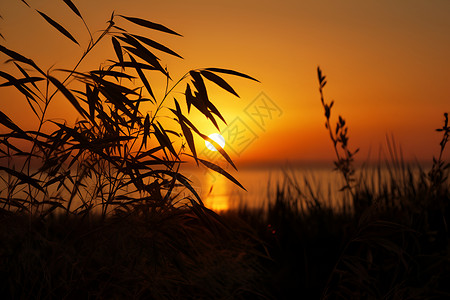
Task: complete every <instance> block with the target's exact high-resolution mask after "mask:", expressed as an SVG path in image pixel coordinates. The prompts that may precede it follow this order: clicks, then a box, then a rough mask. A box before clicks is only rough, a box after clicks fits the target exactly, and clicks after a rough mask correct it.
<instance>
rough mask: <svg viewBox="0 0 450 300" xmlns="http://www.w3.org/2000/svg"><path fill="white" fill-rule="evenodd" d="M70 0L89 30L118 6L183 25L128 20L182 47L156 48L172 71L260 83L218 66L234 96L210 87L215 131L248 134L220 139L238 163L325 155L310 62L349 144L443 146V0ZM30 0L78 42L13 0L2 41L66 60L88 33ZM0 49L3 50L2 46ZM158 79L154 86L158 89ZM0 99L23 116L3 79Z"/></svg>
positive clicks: (421, 149) (448, 45)
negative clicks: (259, 115) (156, 26)
mask: <svg viewBox="0 0 450 300" xmlns="http://www.w3.org/2000/svg"><path fill="white" fill-rule="evenodd" d="M73 2H74V3H75V4H76V5H77V7H78V8H79V10H80V11H81V13H82V15H83V16H84V18H85V20H86V21H87V23H88V24H89V26H90V28H91V29H92V30H93V31H95V30H100V29H103V28H104V26H105V22H106V21H107V20H108V19H109V17H110V15H111V12H112V11H113V10H115V11H116V13H118V14H124V15H129V16H136V17H142V18H146V19H149V20H152V21H154V22H157V23H161V24H164V25H166V26H168V27H169V28H171V29H173V30H175V31H177V32H179V33H181V34H182V35H183V37H182V38H180V37H174V36H167V35H164V34H158V33H154V32H149V31H148V30H147V31H145V30H141V29H139V28H137V27H136V28H135V29H137V30H138V31H139V32H140V33H142V34H149V35H150V36H151V37H152V38H154V39H156V40H158V41H160V42H161V43H163V44H165V45H166V46H169V47H170V48H171V49H173V50H175V51H176V52H178V53H179V54H181V55H182V56H183V57H184V60H179V59H175V58H171V57H168V56H164V55H162V56H161V58H162V61H163V62H165V63H167V66H168V69H169V71H170V72H171V74H172V76H173V78H174V79H177V78H179V77H181V76H182V75H183V74H184V72H185V71H187V70H189V69H192V68H200V67H221V68H229V69H234V70H238V71H241V72H243V73H246V74H249V75H251V76H253V77H255V78H257V79H259V80H260V81H261V83H255V82H252V81H248V80H245V79H238V78H232V77H230V76H224V78H225V79H226V80H227V81H228V82H229V83H230V84H231V85H232V86H233V87H234V88H235V90H236V91H237V92H238V93H239V95H240V96H241V98H240V99H237V98H234V97H233V96H232V95H231V94H228V93H225V92H221V91H219V90H218V89H214V88H213V89H211V91H212V92H211V98H212V99H214V101H215V102H214V103H215V104H216V106H217V107H218V108H219V110H221V111H223V115H224V117H225V118H226V120H227V121H228V123H229V125H230V127H226V126H225V125H224V124H222V126H221V129H222V131H225V132H226V131H227V129H228V133H229V132H231V131H232V130H236V127H234V128H232V125H236V124H237V125H236V126H240V127H239V128H241V129H242V128H243V129H246V130H247V131H246V133H247V136H246V137H245V138H244V139H243V140H242V139H241V141H247V142H246V143H241V144H234V145H232V144H229V145H227V146H225V150H228V152H230V155H231V157H232V158H233V160H235V161H236V162H237V164H238V165H239V163H241V164H244V163H247V162H256V161H272V160H276V161H286V160H287V161H319V160H324V159H325V160H328V159H331V158H333V154H334V153H333V150H332V147H331V142H330V141H329V140H328V136H327V132H326V131H325V128H324V117H323V109H322V107H321V105H320V100H319V99H320V98H319V93H318V83H317V75H316V68H317V66H318V65H320V66H321V67H322V69H323V71H324V73H325V75H327V79H328V84H327V86H326V88H325V96H326V98H327V99H329V100H331V99H334V100H335V101H336V103H335V106H334V107H333V111H332V116H334V117H337V115H338V114H341V115H342V116H343V117H344V118H345V119H346V120H347V123H348V124H349V135H350V147H351V148H356V147H359V148H361V153H360V154H358V159H359V160H362V161H363V160H365V159H366V157H367V154H368V152H369V150H370V151H371V152H372V156H373V157H375V158H376V157H377V156H378V151H379V148H380V147H381V146H384V145H385V144H386V143H385V136H386V134H389V135H390V134H393V135H394V136H395V139H396V140H397V142H398V143H400V144H401V145H402V149H403V152H404V154H405V157H406V158H418V159H420V160H428V161H429V160H431V157H432V155H435V154H437V153H438V151H439V145H438V144H439V141H440V136H439V134H437V133H436V132H435V131H434V129H435V128H438V127H440V126H441V125H442V120H443V113H444V112H445V111H450V76H449V70H450V59H449V57H448V55H449V53H450V34H449V33H450V18H449V17H448V16H449V15H450V2H449V1H446V0H435V1H423V0H419V1H416V0H408V1H406V0H398V1H357V0H353V1H333V0H326V1H325V0H324V1H314V0H310V1H294V0H291V1H265V0H259V1H237V0H227V1H196V0H193V1H148V0H133V1H131V0H130V1H119V0H96V1H89V0H78V1H77V0H73ZM28 3H29V4H30V5H31V6H32V7H34V8H37V9H39V10H42V11H43V12H45V13H47V14H48V15H49V16H52V17H53V18H54V19H55V20H57V21H59V22H60V23H61V24H62V25H63V26H64V27H66V28H67V29H69V30H70V32H71V33H72V34H73V35H74V36H75V37H76V39H77V40H78V41H79V42H80V44H81V45H82V46H81V48H80V47H78V46H76V45H75V44H74V43H72V42H71V41H70V40H69V39H67V38H65V37H64V36H62V35H60V34H58V33H57V32H56V31H55V29H54V28H52V27H50V26H49V25H48V24H47V23H46V22H45V21H44V20H43V19H42V18H41V17H40V16H39V15H38V14H37V13H36V12H34V11H33V10H31V9H29V8H27V7H26V6H25V5H24V4H23V3H22V2H21V1H19V0H8V1H2V2H1V3H0V15H1V16H2V17H3V19H0V33H1V34H2V35H3V36H4V38H5V40H2V41H1V43H2V45H5V46H7V47H8V48H10V49H13V50H16V51H18V52H20V53H22V54H24V55H26V56H28V57H31V58H33V59H34V60H35V61H36V62H37V63H38V64H40V65H41V67H42V68H44V69H47V68H50V67H52V66H53V68H55V69H57V68H68V67H70V66H71V65H72V64H73V61H74V60H73V57H77V58H78V57H79V56H80V55H81V53H82V49H84V48H85V47H86V45H87V42H88V35H87V33H86V31H85V29H84V27H83V25H82V23H80V22H79V20H78V19H77V18H76V16H74V15H73V14H72V13H71V11H70V10H69V9H68V8H67V7H66V6H65V4H64V3H63V1H56V0H46V1H43V0H40V1H37V0H36V1H32V0H29V1H28ZM120 22H121V23H119V24H118V25H119V26H120V25H125V22H123V21H122V20H121V21H120ZM104 45H105V48H104V49H105V50H102V49H100V50H99V51H96V52H94V53H93V55H92V57H90V58H89V59H88V61H87V62H86V64H85V65H83V66H82V69H83V67H84V70H87V68H88V67H96V66H98V65H99V63H100V62H101V61H102V58H107V59H108V58H115V57H114V55H113V52H112V47H111V46H110V41H109V39H108V41H107V42H106V43H105V44H104ZM0 60H1V61H2V62H3V61H5V60H6V56H4V55H0ZM1 68H2V70H6V71H7V70H9V69H8V68H9V67H7V66H5V65H2V67H1ZM156 83H158V81H156ZM156 86H157V85H156ZM182 87H183V88H184V85H183V86H182ZM163 88H164V87H163V86H161V87H160V88H159V89H158V88H157V87H155V89H156V90H159V92H157V96H159V97H160V96H161V91H162V90H163ZM183 88H182V89H181V90H183ZM158 93H159V94H158ZM261 93H263V94H261ZM179 98H180V99H181V97H179ZM0 99H1V100H0V101H1V110H2V111H4V112H5V113H6V114H7V115H9V116H10V117H11V118H13V119H14V120H18V122H19V123H21V122H29V120H30V116H31V113H29V112H25V111H24V109H23V105H24V104H25V103H26V102H25V101H24V100H23V99H17V98H16V95H15V94H14V93H13V90H12V89H10V88H0ZM261 101H263V102H261ZM264 101H265V103H266V104H267V103H268V104H270V105H272V106H271V108H274V109H275V110H273V111H271V112H272V113H273V115H271V116H267V117H265V118H263V119H264V124H263V125H262V126H261V123H259V125H258V124H257V122H255V120H253V119H252V118H251V117H250V116H249V114H248V113H251V112H252V109H254V108H255V105H259V106H261V104H262V103H264ZM273 105H275V106H273ZM69 106H70V105H69V104H68V102H67V101H61V102H58V103H56V104H55V107H54V109H53V111H52V112H53V113H56V112H61V111H65V110H67V111H68V113H69V114H72V109H71V108H70V107H69ZM263 111H265V110H264V109H263V108H260V112H263ZM72 115H73V114H72ZM253 117H254V118H255V116H253ZM194 118H195V117H194ZM197 121H198V122H200V124H202V125H201V127H200V128H202V129H203V131H204V132H205V133H207V134H209V133H212V132H214V128H213V127H212V126H206V125H204V124H205V122H204V121H203V119H198V120H197ZM256 121H258V120H256ZM259 122H261V119H259ZM30 126H31V125H30ZM226 138H227V136H226ZM199 146H201V147H204V146H203V145H202V144H200V143H199ZM227 147H228V148H227ZM230 147H231V148H230ZM449 152H450V151H447V152H446V158H447V159H448V158H449ZM205 153H207V152H205Z"/></svg>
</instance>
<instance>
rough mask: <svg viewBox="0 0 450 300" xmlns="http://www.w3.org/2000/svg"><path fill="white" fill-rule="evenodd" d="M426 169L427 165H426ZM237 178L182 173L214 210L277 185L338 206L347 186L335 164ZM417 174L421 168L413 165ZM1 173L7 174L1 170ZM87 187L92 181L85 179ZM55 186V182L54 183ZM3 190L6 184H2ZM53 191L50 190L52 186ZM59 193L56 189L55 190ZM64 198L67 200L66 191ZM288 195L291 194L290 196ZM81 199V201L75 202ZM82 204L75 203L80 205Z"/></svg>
mask: <svg viewBox="0 0 450 300" xmlns="http://www.w3.org/2000/svg"><path fill="white" fill-rule="evenodd" d="M425 170H427V168H425ZM226 171H227V172H228V173H230V174H231V175H232V176H233V177H234V178H236V179H237V180H238V181H239V182H240V183H241V184H242V185H243V186H244V187H245V189H246V190H243V189H242V188H240V187H239V186H237V185H236V184H234V183H233V182H232V181H230V180H229V179H227V178H226V177H224V176H223V175H221V174H219V173H216V172H214V171H211V170H209V169H207V168H205V167H185V168H184V169H183V168H182V169H181V170H180V172H181V173H182V174H183V175H184V176H186V177H187V178H188V179H189V180H190V181H191V185H192V187H193V188H194V189H195V190H196V191H197V193H198V194H199V195H200V197H201V199H202V201H203V202H204V204H205V205H206V206H207V207H208V208H211V209H213V210H215V211H223V210H228V209H234V208H238V207H239V206H242V205H244V206H247V207H249V208H261V207H266V206H267V203H268V201H273V200H274V199H276V195H277V187H280V188H279V189H280V190H281V191H282V192H284V193H285V195H286V194H289V193H290V195H291V196H292V198H293V199H295V200H302V201H304V200H308V201H310V200H311V199H312V198H313V197H316V198H317V199H318V200H319V201H320V202H323V203H324V204H327V205H329V206H331V207H333V208H339V207H340V206H341V204H342V201H343V196H344V195H345V194H344V193H343V192H340V191H339V190H340V189H341V187H342V186H343V185H344V181H343V178H342V175H341V174H340V173H338V172H336V171H333V165H332V164H330V165H329V166H328V165H320V166H308V167H306V166H295V165H290V166H289V165H285V166H270V167H241V168H240V169H239V171H235V170H233V169H226ZM392 173H394V176H393V177H394V178H395V179H396V180H402V177H404V176H403V175H402V173H403V172H401V171H398V172H397V171H396V169H395V168H386V167H383V168H380V169H377V168H376V167H373V168H366V169H364V170H363V171H361V170H358V171H357V173H356V175H355V178H357V179H359V178H361V175H362V176H363V177H362V178H363V182H365V183H367V184H369V185H371V186H372V187H373V188H374V189H375V190H376V189H378V188H380V186H381V185H380V184H379V182H380V181H382V182H383V184H389V182H390V180H391V174H392ZM413 173H414V174H415V175H416V176H417V175H418V174H419V168H418V167H415V168H413ZM0 175H2V176H3V175H5V174H4V172H0ZM86 184H87V187H88V190H89V189H91V188H90V186H91V185H90V184H89V183H88V182H86ZM54 186H55V187H56V185H54ZM0 187H1V189H2V190H3V188H4V186H3V184H2V183H0ZM50 192H51V189H50ZM53 192H55V193H56V191H53ZM176 192H178V193H180V196H181V198H183V197H188V196H191V192H190V191H189V190H188V189H186V188H184V187H180V188H177V190H176ZM62 194H63V195H64V194H66V196H64V197H63V198H64V199H68V198H69V195H68V194H67V192H62ZM288 197H289V195H288ZM75 202H79V201H77V200H76V201H75ZM78 204H79V203H74V206H75V207H77V205H78Z"/></svg>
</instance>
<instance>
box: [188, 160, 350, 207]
mask: <svg viewBox="0 0 450 300" xmlns="http://www.w3.org/2000/svg"><path fill="white" fill-rule="evenodd" d="M182 172H184V173H183V174H184V175H185V176H186V177H188V178H189V179H190V180H191V181H192V186H193V187H194V188H195V189H196V191H197V192H198V194H199V195H200V196H201V198H202V200H203V202H204V203H205V205H206V206H207V207H209V208H211V209H213V210H216V211H220V210H227V209H233V208H237V207H238V206H239V205H245V206H247V207H250V208H255V207H262V206H264V205H266V204H267V201H272V200H273V199H275V197H276V192H277V186H279V187H280V188H281V189H282V190H284V191H285V192H286V191H287V190H286V187H290V188H291V189H292V190H291V192H293V193H294V194H295V195H298V194H299V193H302V194H303V195H304V196H305V197H307V196H308V194H309V193H310V192H313V193H314V194H316V193H318V194H320V195H321V196H322V197H323V198H327V200H328V201H337V200H338V199H337V197H335V195H337V194H338V191H339V189H340V188H341V187H342V183H343V182H342V178H341V176H340V174H338V173H337V172H333V169H332V167H323V166H320V167H286V166H284V167H281V166H280V167H274V166H272V167H247V168H240V169H239V171H238V172H236V171H234V170H227V172H229V173H230V174H231V175H232V176H233V177H234V178H236V179H237V180H238V181H239V182H240V183H241V184H242V185H243V186H244V188H245V189H246V191H245V190H243V189H242V188H240V187H239V186H237V185H236V184H234V183H233V182H231V181H230V180H229V179H227V178H226V177H224V176H223V175H221V174H218V173H216V172H214V171H211V170H208V169H205V168H188V169H186V170H184V171H182ZM186 193H188V191H186ZM328 197H331V198H332V199H329V198H328Z"/></svg>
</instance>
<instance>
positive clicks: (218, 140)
mask: <svg viewBox="0 0 450 300" xmlns="http://www.w3.org/2000/svg"><path fill="white" fill-rule="evenodd" d="M208 137H209V138H210V139H212V140H213V141H214V142H216V143H217V144H219V146H220V147H222V148H223V147H225V138H224V137H223V136H222V135H221V134H220V133H212V134H210V135H209V136H208ZM205 145H206V148H208V149H209V150H211V151H217V149H216V148H215V147H214V146H213V144H211V143H210V142H208V141H205Z"/></svg>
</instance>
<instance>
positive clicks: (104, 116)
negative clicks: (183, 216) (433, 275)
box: [0, 0, 257, 217]
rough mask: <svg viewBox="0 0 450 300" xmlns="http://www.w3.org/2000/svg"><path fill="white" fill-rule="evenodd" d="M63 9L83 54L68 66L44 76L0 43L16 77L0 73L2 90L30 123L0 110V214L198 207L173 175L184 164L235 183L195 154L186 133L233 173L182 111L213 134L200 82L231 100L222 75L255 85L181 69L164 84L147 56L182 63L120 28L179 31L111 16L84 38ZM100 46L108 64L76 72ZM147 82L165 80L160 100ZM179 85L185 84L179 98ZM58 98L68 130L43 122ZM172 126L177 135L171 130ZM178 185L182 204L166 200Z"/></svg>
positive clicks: (212, 112)
mask: <svg viewBox="0 0 450 300" xmlns="http://www.w3.org/2000/svg"><path fill="white" fill-rule="evenodd" d="M23 2H24V3H26V2H25V1H23ZM64 3H65V4H66V5H67V9H69V10H70V11H71V12H72V13H73V14H74V16H76V17H77V18H78V20H79V22H80V24H84V25H85V27H86V30H87V34H88V37H87V39H88V43H87V45H86V47H85V50H84V51H82V52H81V54H80V58H79V59H78V60H77V61H74V63H73V65H74V66H73V67H71V68H59V69H55V70H47V71H45V70H43V69H42V68H41V67H39V66H38V65H37V64H36V63H35V61H34V60H32V59H30V58H28V57H25V56H24V55H22V54H20V53H19V52H16V51H14V50H11V49H9V48H7V47H6V46H3V45H0V52H2V53H3V54H4V55H6V57H8V60H7V63H9V64H10V65H12V66H13V67H15V69H16V71H17V72H16V73H17V74H18V75H17V74H15V73H14V72H10V73H7V72H4V71H0V77H2V78H3V79H4V80H5V81H4V82H3V83H1V86H2V87H3V88H5V87H13V88H15V89H16V90H17V91H18V92H19V93H20V94H21V96H23V100H24V101H25V102H24V103H25V105H27V106H28V107H29V109H31V110H32V112H33V113H34V115H35V116H36V118H37V121H38V125H37V128H35V129H31V130H29V129H26V127H27V125H26V124H17V122H15V121H14V118H10V117H9V116H7V115H6V114H5V113H3V112H1V111H0V124H1V126H2V127H3V128H2V129H3V130H2V134H1V136H0V155H1V156H0V159H1V165H0V172H2V173H1V174H2V176H1V180H2V185H1V190H0V210H2V211H3V212H27V213H30V214H36V215H39V216H43V217H45V216H46V215H48V214H50V213H52V212H53V211H59V212H64V213H66V214H88V213H90V212H91V211H93V210H95V211H100V212H101V214H102V216H106V215H107V214H109V213H111V212H114V211H115V210H116V209H118V210H121V211H130V210H133V209H134V207H136V206H140V205H141V204H143V203H145V204H146V207H147V208H152V209H166V208H167V207H170V206H172V205H173V204H174V203H176V202H180V201H181V202H182V203H183V202H184V203H185V204H188V205H196V206H201V207H203V203H202V201H201V199H200V197H199V196H198V194H197V192H196V190H195V189H194V188H193V187H192V186H191V183H190V181H189V180H188V178H187V177H186V176H184V175H183V174H181V172H179V168H180V164H181V163H182V162H183V161H184V160H186V159H193V160H194V161H195V162H196V163H197V164H202V165H204V166H206V167H207V168H210V169H212V170H213V171H216V172H219V173H221V174H222V175H224V176H226V177H227V178H228V179H230V180H231V181H233V182H234V183H236V184H237V185H239V186H240V183H239V182H238V181H237V180H236V179H235V178H234V177H232V176H231V175H230V174H229V173H227V172H226V171H224V170H223V169H222V168H221V167H219V166H217V165H215V164H214V163H212V162H209V161H207V160H205V159H202V158H201V157H199V156H198V154H197V150H196V147H195V143H194V135H196V136H200V137H201V138H202V139H204V140H207V141H209V142H210V143H212V144H213V145H214V146H215V147H216V149H218V150H219V152H220V154H221V155H222V156H223V157H224V158H225V159H226V160H227V161H228V163H229V164H231V165H232V166H233V167H234V168H236V167H235V165H234V163H233V161H232V160H231V159H230V157H229V156H228V154H227V153H226V152H225V151H224V150H223V149H222V148H221V147H220V145H218V144H217V143H215V142H214V141H212V140H211V139H210V138H209V137H207V136H206V135H205V134H203V133H201V132H200V131H199V130H198V129H197V128H196V125H195V124H194V123H193V122H192V121H191V120H190V119H189V112H190V109H191V108H195V109H196V110H198V111H199V112H200V113H201V114H202V115H203V116H204V117H206V118H207V119H208V120H210V121H211V122H212V124H214V126H215V127H217V128H218V129H219V122H224V123H225V119H224V117H223V116H222V114H221V113H220V111H219V110H218V109H217V108H216V106H215V105H214V104H213V103H212V102H211V101H210V98H209V96H208V91H207V88H206V83H205V81H209V82H212V83H214V84H216V85H217V86H219V87H220V88H223V89H224V90H226V91H228V92H229V93H230V94H233V95H234V96H238V94H237V93H236V91H235V90H234V89H233V88H232V87H231V86H230V85H229V84H228V83H227V82H226V81H225V80H224V79H223V78H222V77H221V75H224V74H228V75H232V76H238V77H243V78H246V79H250V80H254V81H257V80H256V79H254V78H253V77H250V76H248V75H245V74H243V73H240V72H236V71H233V70H228V69H221V68H203V69H195V70H190V71H188V72H186V73H185V74H184V75H183V76H182V77H181V78H180V79H178V80H173V79H172V78H171V76H170V74H169V71H168V69H167V67H163V64H162V62H161V61H160V59H159V58H158V56H156V54H155V53H156V51H157V52H158V55H159V54H165V55H170V56H174V57H178V58H181V56H180V55H179V54H177V53H176V52H174V51H173V50H171V49H169V48H168V47H166V46H164V45H162V44H160V43H158V42H156V41H155V40H153V39H152V38H151V36H143V35H138V34H135V33H133V32H132V31H129V30H127V29H125V28H127V27H130V25H135V26H138V27H141V28H143V29H146V30H148V32H149V33H151V32H161V33H164V34H167V35H171V36H181V35H180V34H179V33H177V32H175V31H173V30H171V29H169V28H167V27H166V26H164V25H161V24H157V23H154V22H151V21H149V20H145V19H141V18H137V17H131V16H124V15H118V14H116V13H114V12H113V13H112V15H111V18H110V19H109V20H108V21H107V22H106V23H107V25H106V28H105V29H103V30H100V31H99V33H98V34H93V31H92V30H91V29H90V28H89V26H88V25H87V24H86V22H85V20H84V19H83V16H82V14H81V12H80V11H79V10H78V9H77V7H76V6H75V5H74V3H72V2H71V1H70V0H64ZM27 5H28V4H27ZM28 6H29V5H28ZM29 9H32V8H31V7H30V6H29ZM35 11H36V12H37V13H38V14H39V15H40V16H42V19H43V21H45V22H47V23H48V24H49V25H50V26H52V27H53V28H54V29H56V31H58V32H59V33H60V34H61V35H62V36H63V37H65V38H68V39H70V40H71V41H72V42H73V43H74V44H75V45H77V46H79V47H82V46H81V45H80V43H79V42H78V40H77V39H75V37H74V36H73V35H72V34H71V33H70V30H67V29H66V28H64V27H63V26H61V25H60V24H59V23H58V22H57V21H55V20H54V19H53V18H51V17H50V16H48V15H47V14H46V13H44V12H42V11H39V10H37V9H36V10H35ZM106 39H109V41H110V45H111V47H112V49H113V50H114V53H115V54H116V58H115V59H105V62H102V63H101V67H100V68H99V69H94V70H87V71H82V70H81V64H82V63H83V62H84V61H85V60H86V58H87V57H88V56H89V55H90V54H91V53H92V51H93V50H94V49H95V48H98V47H101V46H102V47H103V46H104V44H102V43H101V42H103V40H106ZM150 74H152V75H150ZM155 76H162V78H163V79H164V80H165V82H166V83H165V86H164V87H162V90H163V96H162V98H158V97H156V95H157V94H156V93H154V83H153V81H152V80H151V78H155ZM182 84H184V86H185V87H184V89H182V90H181V91H180V88H182V87H181V85H182ZM183 91H184V92H183ZM175 92H177V94H176V93H175ZM178 94H181V95H183V98H184V99H185V102H186V103H185V105H183V104H182V103H180V102H179V101H178V100H177V99H176V98H175V97H174V95H178ZM58 97H60V98H65V100H67V104H70V105H71V106H72V107H73V108H74V109H75V111H76V112H77V116H78V117H77V121H76V122H75V123H73V124H72V122H70V121H69V120H68V118H69V117H70V115H60V116H57V117H53V118H49V117H48V111H49V109H50V107H51V105H52V104H53V103H54V102H55V99H57V98H58ZM177 97H178V96H177ZM145 110H146V111H147V112H144V111H145ZM165 114H168V115H165ZM61 120H62V121H61ZM171 121H172V122H175V124H170V122H171ZM175 125H177V126H178V129H176V130H173V129H172V128H174V126H175ZM180 185H181V186H183V187H185V188H186V189H188V190H189V191H190V194H191V196H189V197H188V198H187V199H180V197H177V195H176V194H175V192H174V187H177V186H180Z"/></svg>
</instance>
